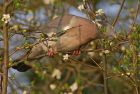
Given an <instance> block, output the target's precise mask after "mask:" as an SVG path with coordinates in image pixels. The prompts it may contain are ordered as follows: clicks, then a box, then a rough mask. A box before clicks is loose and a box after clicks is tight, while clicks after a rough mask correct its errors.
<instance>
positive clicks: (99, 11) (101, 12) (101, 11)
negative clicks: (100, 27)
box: [96, 9, 104, 16]
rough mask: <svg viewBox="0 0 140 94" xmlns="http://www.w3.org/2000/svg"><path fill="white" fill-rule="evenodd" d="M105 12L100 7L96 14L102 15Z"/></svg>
mask: <svg viewBox="0 0 140 94" xmlns="http://www.w3.org/2000/svg"><path fill="white" fill-rule="evenodd" d="M103 14H104V11H103V10H102V9H98V10H97V11H96V16H101V15H103Z"/></svg>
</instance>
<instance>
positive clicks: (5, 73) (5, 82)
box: [2, 0, 9, 94]
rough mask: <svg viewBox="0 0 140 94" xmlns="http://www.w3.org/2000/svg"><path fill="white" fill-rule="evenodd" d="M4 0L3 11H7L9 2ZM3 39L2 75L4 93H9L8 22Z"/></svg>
mask: <svg viewBox="0 0 140 94" xmlns="http://www.w3.org/2000/svg"><path fill="white" fill-rule="evenodd" d="M7 2H8V1H7V0H5V1H4V6H3V13H4V14H6V13H7V7H8V6H7V4H6V3H7ZM3 40H4V61H3V66H2V71H3V76H2V94H7V85H8V64H9V40H8V28H7V24H6V23H4V24H3Z"/></svg>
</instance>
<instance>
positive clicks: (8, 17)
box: [1, 14, 11, 23]
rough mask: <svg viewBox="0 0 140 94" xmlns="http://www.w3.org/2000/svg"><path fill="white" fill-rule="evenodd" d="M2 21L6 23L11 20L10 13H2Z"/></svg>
mask: <svg viewBox="0 0 140 94" xmlns="http://www.w3.org/2000/svg"><path fill="white" fill-rule="evenodd" d="M1 20H2V21H3V22H4V23H8V22H10V20H11V17H10V14H3V17H2V19H1Z"/></svg>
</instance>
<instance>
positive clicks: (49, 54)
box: [47, 48, 55, 57]
mask: <svg viewBox="0 0 140 94" xmlns="http://www.w3.org/2000/svg"><path fill="white" fill-rule="evenodd" d="M47 55H48V56H50V57H52V56H54V55H55V52H54V51H53V49H52V48H50V49H48V52H47Z"/></svg>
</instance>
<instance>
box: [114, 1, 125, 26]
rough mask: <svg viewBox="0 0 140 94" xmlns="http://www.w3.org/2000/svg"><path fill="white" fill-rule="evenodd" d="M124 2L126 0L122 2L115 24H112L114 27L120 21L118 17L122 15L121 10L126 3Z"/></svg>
mask: <svg viewBox="0 0 140 94" xmlns="http://www.w3.org/2000/svg"><path fill="white" fill-rule="evenodd" d="M124 2H125V0H123V1H122V3H121V7H120V9H119V12H118V14H117V16H116V18H115V20H114V22H113V24H112V26H113V27H114V26H115V24H116V23H117V21H118V18H119V16H120V13H121V10H122V8H123V5H124Z"/></svg>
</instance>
